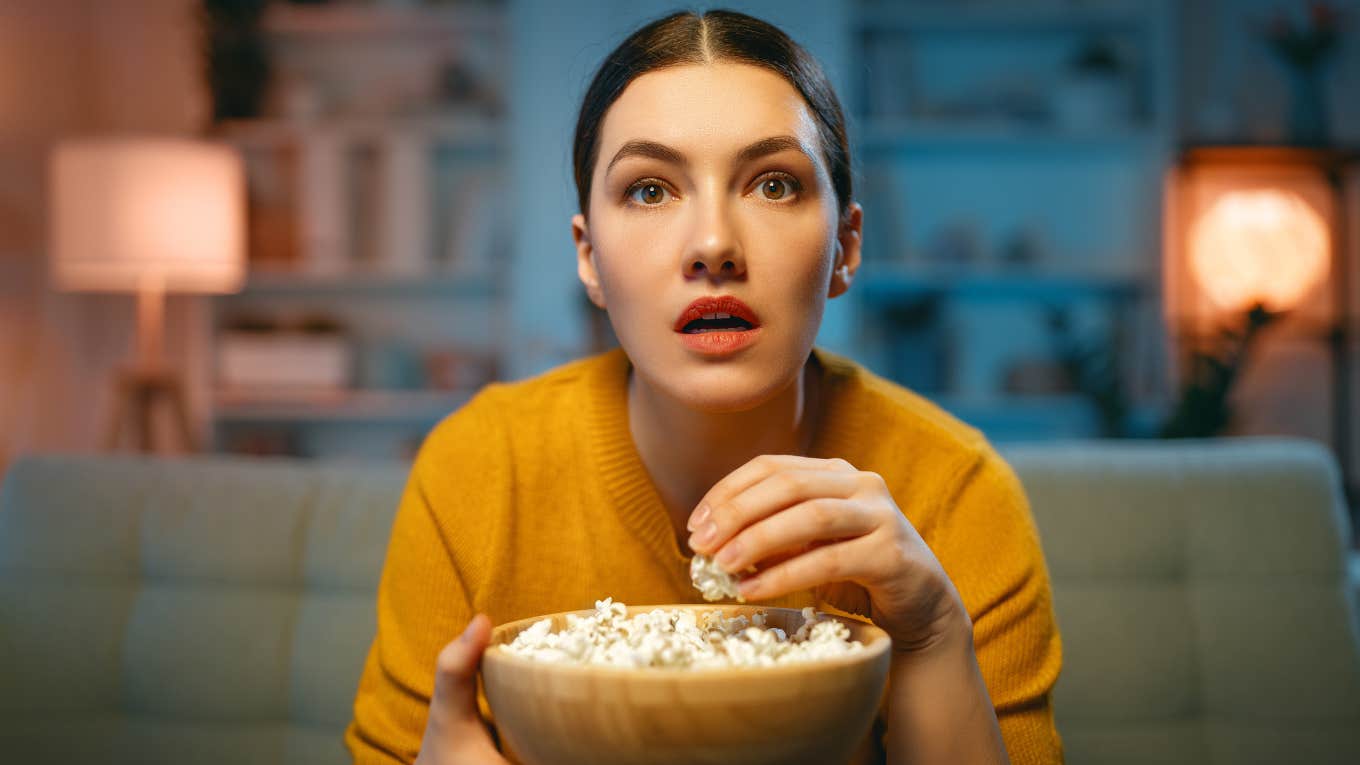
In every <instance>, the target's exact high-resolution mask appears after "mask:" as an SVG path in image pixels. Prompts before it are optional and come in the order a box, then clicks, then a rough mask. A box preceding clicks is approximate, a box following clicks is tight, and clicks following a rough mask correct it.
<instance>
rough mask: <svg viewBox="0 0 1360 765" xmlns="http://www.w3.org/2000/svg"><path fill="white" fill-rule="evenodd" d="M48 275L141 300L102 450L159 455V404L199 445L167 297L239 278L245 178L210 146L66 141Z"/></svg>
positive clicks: (54, 193)
mask: <svg viewBox="0 0 1360 765" xmlns="http://www.w3.org/2000/svg"><path fill="white" fill-rule="evenodd" d="M50 173H51V222H52V228H51V234H52V241H51V243H50V244H51V253H52V257H51V275H52V280H53V283H54V284H55V285H56V287H57V288H58V289H62V290H70V291H80V292H130V293H134V294H136V295H137V346H138V357H137V360H136V361H135V362H134V363H132V364H129V365H127V366H126V367H125V368H123V369H121V370H120V371H119V375H118V381H117V387H116V391H115V393H116V395H115V399H114V406H113V412H112V417H111V419H110V421H109V427H108V430H107V431H106V435H105V446H106V447H107V448H110V449H113V448H117V447H118V446H119V444H120V442H121V441H122V440H124V439H123V437H124V436H125V435H129V436H130V440H131V442H132V443H133V444H134V445H135V447H136V448H138V449H140V450H141V451H145V452H151V451H156V450H157V447H156V444H155V436H154V431H155V428H154V425H155V423H154V414H155V411H156V409H157V407H158V406H159V405H162V404H164V405H165V406H167V407H168V408H169V410H170V412H171V414H172V415H173V417H174V427H175V430H176V431H177V432H178V436H179V439H180V441H181V446H182V447H183V448H184V449H185V450H187V451H192V450H193V449H194V448H195V443H194V438H193V435H192V428H191V426H190V424H189V415H188V411H187V407H186V406H185V395H184V382H183V378H182V377H181V376H180V374H179V370H178V369H176V368H175V367H174V366H172V365H169V364H167V362H166V359H165V355H164V352H163V346H164V342H163V338H164V326H165V321H164V313H165V295H166V293H168V292H187V293H224V292H235V291H237V290H239V289H240V288H241V284H242V282H243V281H244V278H245V236H246V234H245V180H244V179H245V172H244V168H243V166H242V162H241V159H240V156H239V155H238V154H237V153H236V152H235V150H233V149H232V148H230V147H228V146H226V145H223V144H217V143H210V142H204V141H196V140H188V139H177V138H99V139H81V140H75V141H67V142H64V143H62V144H60V145H59V146H58V147H57V148H56V150H55V152H54V154H53V156H52V162H51V166H50Z"/></svg>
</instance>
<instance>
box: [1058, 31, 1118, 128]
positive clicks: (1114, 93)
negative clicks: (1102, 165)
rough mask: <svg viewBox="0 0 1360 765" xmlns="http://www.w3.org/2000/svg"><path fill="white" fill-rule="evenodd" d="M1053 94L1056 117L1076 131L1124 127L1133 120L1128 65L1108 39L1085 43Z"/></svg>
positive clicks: (1060, 124)
mask: <svg viewBox="0 0 1360 765" xmlns="http://www.w3.org/2000/svg"><path fill="white" fill-rule="evenodd" d="M1051 98H1052V102H1051V104H1050V108H1051V110H1052V113H1053V118H1054V121H1055V122H1056V123H1057V125H1058V126H1059V127H1061V128H1064V129H1066V130H1071V131H1073V132H1083V131H1086V132H1089V131H1099V130H1109V129H1118V128H1124V127H1128V126H1129V124H1130V123H1131V121H1132V120H1131V111H1132V95H1131V92H1130V88H1129V77H1128V72H1127V66H1126V64H1125V63H1124V62H1123V61H1122V60H1120V57H1119V53H1118V52H1117V50H1116V49H1115V47H1114V45H1113V44H1112V43H1110V42H1108V41H1104V40H1088V41H1087V42H1086V43H1084V44H1083V45H1082V47H1081V48H1080V49H1078V50H1077V52H1076V54H1075V55H1074V56H1073V57H1072V59H1071V61H1070V62H1069V63H1068V66H1067V68H1066V70H1065V71H1064V72H1063V74H1062V76H1061V77H1060V78H1059V80H1058V82H1057V85H1056V87H1054V88H1053V90H1052V93H1051Z"/></svg>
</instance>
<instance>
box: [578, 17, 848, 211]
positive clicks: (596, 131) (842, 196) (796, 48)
mask: <svg viewBox="0 0 1360 765" xmlns="http://www.w3.org/2000/svg"><path fill="white" fill-rule="evenodd" d="M714 61H732V62H739V63H744V64H753V65H755V66H760V67H764V68H766V69H769V70H771V71H773V72H775V73H776V74H778V75H780V76H782V77H783V78H784V79H785V80H788V82H789V84H791V85H793V87H795V88H797V89H798V92H799V93H801V94H802V96H803V100H805V101H806V102H807V104H808V106H809V107H811V109H812V113H813V116H814V117H816V119H817V132H818V134H819V135H820V137H821V143H822V152H823V154H824V155H825V158H826V162H827V166H828V168H829V170H830V172H831V184H832V186H833V187H834V188H835V190H836V201H837V209H838V211H839V213H840V214H841V215H842V216H844V214H845V212H846V208H847V207H848V206H849V205H850V202H851V199H852V196H851V193H852V190H853V189H852V182H851V178H850V175H851V172H850V146H849V143H848V142H847V140H846V136H845V115H844V114H843V113H842V112H841V105H840V101H839V100H837V99H836V92H835V90H833V89H832V87H831V82H830V81H829V80H827V78H826V73H825V72H823V71H822V67H821V65H820V64H818V63H817V60H816V59H815V58H813V57H812V55H811V54H810V53H808V52H807V51H806V50H805V49H804V48H803V47H802V46H801V45H799V44H798V43H796V42H794V41H793V40H792V39H791V38H790V37H789V36H788V35H786V34H784V32H783V31H781V30H780V29H779V28H778V27H775V26H774V25H772V24H769V23H767V22H764V21H761V20H760V19H757V18H755V17H753V16H747V15H746V14H744V13H738V12H736V11H729V10H710V11H706V12H701V13H696V12H694V11H679V12H677V13H672V14H671V15H669V16H664V17H662V18H659V19H657V20H656V21H653V22H651V23H649V24H647V25H646V26H644V27H642V28H641V29H639V30H637V31H636V32H634V33H633V34H631V35H629V36H628V39H626V40H624V41H623V42H622V43H620V44H619V47H617V48H615V49H614V50H613V52H612V53H610V54H609V56H608V57H606V58H605V60H604V62H603V63H601V64H600V68H599V69H598V70H596V72H595V77H594V79H592V80H591V82H590V87H589V88H587V89H586V94H585V98H584V99H583V100H582V102H581V112H580V114H579V115H578V116H577V118H576V139H575V144H574V146H573V148H572V165H573V167H574V169H575V173H576V196H577V202H578V203H579V204H580V206H581V213H582V214H583V215H587V216H588V214H589V208H590V187H591V177H592V173H593V172H594V169H595V163H596V161H597V160H598V159H599V155H600V123H601V122H603V121H604V115H605V112H607V111H608V110H609V107H610V106H612V105H613V104H614V102H615V101H616V100H618V98H619V95H620V94H622V93H623V91H624V88H626V87H628V84H629V83H631V82H632V81H633V80H635V79H637V78H638V77H640V76H641V75H643V74H646V73H647V72H651V71H654V70H657V69H663V68H666V67H670V66H678V65H681V64H703V63H709V62H714Z"/></svg>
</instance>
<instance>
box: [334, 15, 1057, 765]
mask: <svg viewBox="0 0 1360 765" xmlns="http://www.w3.org/2000/svg"><path fill="white" fill-rule="evenodd" d="M574 161H575V172H576V184H577V191H578V196H579V202H580V214H578V215H576V216H574V217H573V218H572V221H571V229H572V235H573V237H574V239H575V242H576V251H577V269H578V273H579V275H580V279H581V282H582V283H583V284H584V285H585V289H586V291H587V293H588V294H589V296H590V299H591V300H592V301H594V303H595V304H596V305H598V306H600V307H601V308H604V309H606V310H607V311H608V314H609V320H610V322H611V324H612V325H613V327H614V330H615V333H616V334H617V336H618V338H619V343H620V345H621V346H622V347H621V348H620V349H618V350H615V351H612V352H609V353H605V354H603V355H600V356H596V357H593V358H588V359H584V360H581V361H577V362H574V363H571V364H568V365H566V366H564V367H560V368H558V369H555V370H553V371H550V372H548V373H546V374H544V375H542V376H540V377H538V378H535V379H531V380H527V381H523V382H517V383H511V384H498V385H493V386H490V387H488V388H487V389H485V390H483V391H482V392H481V393H480V394H478V395H477V396H476V397H475V398H474V399H473V400H472V401H471V402H469V403H468V404H467V405H466V406H465V407H463V408H462V409H460V410H459V411H457V412H456V413H454V414H453V415H451V416H450V417H448V418H447V419H446V420H445V421H444V422H442V423H441V424H440V425H439V426H438V427H437V428H436V429H435V430H434V431H433V432H432V433H431V434H430V436H429V437H428V439H427V440H426V442H425V444H424V446H423V447H422V449H421V452H420V454H419V456H418V458H417V460H416V463H415V466H414V467H413V469H412V471H411V476H410V480H409V482H408V485H407V489H406V492H405V495H404V497H403V499H402V502H401V506H400V508H399V509H398V513H397V517H396V520H395V522H394V526H393V529H392V537H391V542H390V546H389V548H388V557H387V561H386V565H385V568H384V571H383V576H382V581H381V584H380V587H379V593H378V633H377V637H376V639H375V640H374V642H373V646H372V649H371V650H370V652H369V656H368V661H367V663H366V666H365V668H364V673H363V677H362V680H361V682H360V687H359V691H358V696H357V698H356V700H355V705H354V720H353V722H352V723H351V725H350V727H349V730H348V731H347V734H346V743H347V745H348V746H349V747H350V749H351V751H352V752H353V754H354V757H355V760H356V761H357V762H361V763H370V762H372V763H376V762H409V761H412V760H415V759H417V757H418V760H419V761H420V762H423V763H439V764H443V763H492V762H504V760H503V759H502V758H501V755H500V754H499V753H498V751H497V748H496V744H495V742H494V739H493V738H492V734H491V733H490V730H491V729H490V727H489V725H487V723H486V720H487V718H488V716H489V714H490V710H489V709H488V708H487V706H486V703H485V699H484V698H482V697H480V696H479V694H478V693H477V690H476V673H477V667H478V662H479V659H480V657H481V654H482V651H483V649H484V648H485V646H486V642H487V637H488V634H489V630H490V625H491V623H493V622H495V623H499V622H504V621H509V620H513V619H520V618H525V617H529V616H535V615H539V614H543V613H548V612H554V611H563V610H570V609H580V608H589V607H590V606H591V605H592V604H593V603H594V601H595V600H597V599H601V598H604V597H613V598H614V599H615V600H617V601H622V602H624V603H628V604H636V605H645V604H661V603H678V602H702V601H699V600H698V593H697V592H696V591H695V590H694V589H693V588H692V587H691V584H690V581H689V560H690V556H691V555H692V554H693V553H695V552H699V553H704V554H710V555H715V556H716V559H717V561H718V562H719V564H721V565H722V566H724V567H725V568H726V569H727V570H729V571H734V572H735V571H742V570H745V569H746V568H747V567H748V566H750V565H754V566H755V567H756V569H757V571H758V573H757V574H756V575H754V576H750V577H748V578H746V579H745V580H744V581H743V582H742V585H741V589H742V592H743V594H744V595H745V597H746V598H747V600H749V601H755V602H759V603H764V604H768V605H772V606H788V607H795V608H797V607H802V606H806V605H814V606H817V607H818V608H821V609H823V610H828V611H832V612H847V613H852V614H858V615H861V616H864V617H867V618H869V619H872V620H873V622H874V623H875V624H877V625H878V626H880V627H882V628H883V629H884V630H886V631H887V632H888V633H889V634H890V635H891V636H892V639H893V648H894V651H893V658H892V665H891V671H890V675H889V693H888V698H887V703H886V705H885V708H884V710H883V712H882V717H881V720H880V721H879V724H878V725H877V726H876V728H875V735H874V736H873V737H872V740H871V741H870V742H866V746H867V747H870V748H877V747H878V746H880V745H881V746H883V747H884V748H885V751H873V752H868V754H869V756H870V758H872V759H878V760H885V759H886V761H888V762H895V763H896V762H912V763H974V762H975V763H983V762H986V763H994V762H1005V761H1006V760H1007V756H1008V753H1009V758H1010V760H1011V761H1012V762H1017V763H1019V762H1025V763H1038V762H1057V761H1060V760H1061V757H1062V752H1061V744H1060V742H1059V739H1058V735H1057V732H1056V730H1055V729H1054V726H1053V719H1052V711H1051V708H1050V703H1049V702H1050V691H1051V689H1052V687H1053V684H1054V681H1055V680H1056V679H1057V676H1058V671H1059V667H1060V665H1061V647H1060V642H1059V637H1058V633H1057V629H1056V627H1055V624H1054V620H1053V614H1052V609H1051V605H1050V598H1049V584H1048V576H1047V571H1046V568H1045V565H1044V560H1043V556H1042V553H1041V552H1040V548H1039V542H1038V538H1037V536H1036V533H1035V528H1034V524H1033V521H1032V518H1031V517H1030V513H1029V509H1028V505H1027V503H1026V500H1025V496H1024V493H1023V490H1022V489H1021V487H1020V485H1019V483H1018V482H1017V480H1016V478H1015V476H1014V474H1013V473H1012V472H1011V470H1010V469H1009V468H1008V466H1007V465H1006V464H1005V463H1004V462H1003V461H1002V460H1001V459H1000V457H998V456H997V454H996V453H995V452H994V451H993V450H992V448H991V447H990V446H989V445H988V444H987V442H986V441H985V440H984V439H983V437H982V436H981V435H979V434H978V433H977V432H976V431H974V430H973V429H971V428H969V427H967V426H965V425H963V424H961V423H959V422H957V421H956V420H954V419H952V418H951V417H949V416H948V415H946V414H945V413H943V412H942V411H941V410H939V409H938V408H936V407H935V406H933V405H932V404H930V403H929V402H927V401H925V400H924V399H922V398H920V397H919V396H917V395H915V394H913V393H911V392H909V391H907V390H904V389H903V388H900V387H898V386H895V385H893V384H892V383H889V382H886V381H884V380H882V379H880V378H878V377H876V376H874V375H872V374H870V373H869V372H868V371H866V370H864V369H863V368H861V367H859V366H857V365H856V364H854V363H852V362H850V361H848V360H846V359H844V358H840V357H838V356H835V355H833V354H830V353H827V352H825V351H822V350H820V349H816V348H814V347H813V340H814V338H815V337H816V335H817V330H818V326H819V325H820V323H821V319H822V312H823V308H824V306H825V303H826V301H827V300H828V299H830V298H834V297H837V296H838V295H840V294H842V293H844V292H845V291H846V290H847V289H849V288H850V285H851V282H852V280H853V278H854V276H855V272H856V270H857V269H858V267H859V264H860V232H861V227H862V211H861V208H860V206H859V205H858V204H856V203H855V202H854V201H852V196H851V171H850V152H849V149H848V146H847V143H846V137H845V120H844V117H843V115H842V112H841V109H840V106H839V104H838V102H837V99H836V96H835V94H834V92H833V91H832V89H831V87H830V85H829V83H828V82H827V80H826V77H825V75H824V74H823V72H822V70H821V68H820V67H819V66H818V65H817V63H816V62H815V61H814V60H813V59H812V58H811V57H810V56H809V55H808V54H807V53H806V52H805V51H804V50H803V49H802V48H801V47H799V46H798V45H797V44H796V43H794V42H793V41H791V40H790V39H789V38H788V37H787V36H786V35H784V34H783V33H782V32H780V31H779V30H778V29H776V28H774V27H772V26H770V25H768V24H766V23H764V22H761V21H759V20H756V19H753V18H751V17H749V16H745V15H742V14H738V13H732V12H724V11H709V12H707V13H704V14H696V13H677V14H674V15H671V16H667V17H665V18H662V19H660V20H657V21H655V22H653V23H651V24H648V25H647V26H645V27H643V28H641V29H639V30H638V31H637V32H635V33H634V34H633V35H632V36H631V37H629V38H628V39H627V40H626V41H624V42H623V43H622V44H621V45H620V46H619V47H618V48H617V49H616V50H615V51H613V52H612V53H611V54H610V55H609V57H608V58H607V59H606V60H605V61H604V63H603V64H602V65H601V67H600V69H599V71H598V73H597V74H596V75H595V78H594V80H593V81H592V82H591V85H590V87H589V89H588V90H587V92H586V95H585V100H584V103H583V105H582V108H581V112H580V116H579V120H578V122H577V128H576V144H575V151H574ZM526 191H529V192H531V191H532V190H526ZM483 614H485V615H483ZM452 638H456V639H454V640H452V642H450V640H451V639H452Z"/></svg>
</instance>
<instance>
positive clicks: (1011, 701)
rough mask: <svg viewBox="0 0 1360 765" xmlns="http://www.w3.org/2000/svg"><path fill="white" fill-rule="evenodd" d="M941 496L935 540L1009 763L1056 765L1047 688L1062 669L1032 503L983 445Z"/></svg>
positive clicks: (1058, 747)
mask: <svg viewBox="0 0 1360 765" xmlns="http://www.w3.org/2000/svg"><path fill="white" fill-rule="evenodd" d="M955 486H956V488H955V490H953V491H952V492H949V493H947V494H946V502H947V504H948V505H949V506H946V507H943V508H941V510H942V511H943V512H944V514H945V515H944V520H943V522H942V524H941V529H940V534H939V538H938V540H936V542H935V544H933V545H932V547H933V549H934V552H935V555H936V557H937V558H938V559H939V560H940V563H941V564H942V565H943V566H944V569H945V571H946V572H947V573H948V574H949V576H950V578H951V579H953V581H954V582H955V585H956V586H957V587H958V589H959V592H960V595H961V596H962V598H963V601H964V606H965V607H966V608H967V609H968V613H969V616H970V617H971V618H972V620H973V646H974V651H975V652H976V655H977V660H978V665H979V667H980V668H981V670H982V676H983V679H984V680H985V681H986V683H987V690H988V692H989V693H990V694H991V697H992V704H993V706H994V707H995V709H996V715H997V721H998V722H999V723H1000V726H1001V735H1002V737H1003V738H1004V739H1005V742H1006V750H1007V752H1008V753H1009V755H1010V760H1011V762H1012V763H1014V765H1028V764H1029V763H1059V762H1062V759H1063V750H1062V740H1061V739H1060V737H1059V735H1058V731H1057V728H1056V727H1055V726H1054V722H1053V708H1052V690H1053V686H1054V684H1055V683H1056V682H1057V679H1058V673H1059V671H1060V669H1061V667H1062V640H1061V637H1060V636H1059V634H1058V627H1057V622H1056V620H1055V618H1054V615H1053V604H1052V593H1051V590H1050V587H1049V578H1048V568H1047V565H1046V564H1045V562H1044V555H1043V550H1042V548H1041V547H1040V544H1039V534H1038V530H1037V528H1036V527H1035V524H1034V519H1033V516H1032V515H1031V514H1030V508H1029V501H1028V500H1027V499H1026V497H1025V491H1024V488H1023V487H1022V486H1021V485H1020V481H1019V479H1018V478H1017V477H1016V475H1015V473H1014V471H1013V470H1012V469H1011V467H1010V466H1009V465H1007V464H1006V462H1005V461H1004V460H1002V459H1001V457H1000V456H999V455H997V454H996V453H995V452H994V451H993V450H991V448H990V447H987V448H984V450H983V451H982V452H981V453H980V454H979V455H977V456H975V457H974V458H972V459H971V460H970V463H969V464H968V465H967V467H965V469H964V470H963V471H962V475H961V477H960V480H959V481H958V482H957V483H956V484H955Z"/></svg>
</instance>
